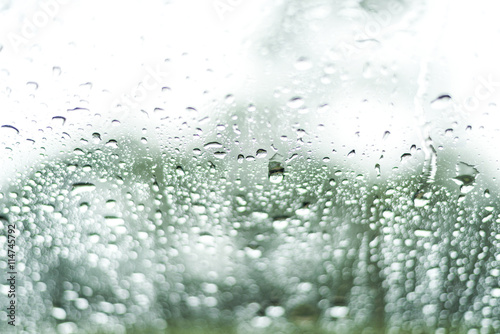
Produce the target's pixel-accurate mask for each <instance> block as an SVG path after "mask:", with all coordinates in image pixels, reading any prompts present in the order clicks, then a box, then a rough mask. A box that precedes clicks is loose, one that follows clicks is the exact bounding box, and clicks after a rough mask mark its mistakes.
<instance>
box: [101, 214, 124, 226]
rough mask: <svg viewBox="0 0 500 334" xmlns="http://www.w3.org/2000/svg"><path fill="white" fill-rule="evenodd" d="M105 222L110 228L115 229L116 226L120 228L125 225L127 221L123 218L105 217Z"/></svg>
mask: <svg viewBox="0 0 500 334" xmlns="http://www.w3.org/2000/svg"><path fill="white" fill-rule="evenodd" d="M104 222H105V223H106V224H107V225H108V226H109V227H115V226H120V225H124V224H125V220H123V219H122V218H118V217H115V216H106V217H104Z"/></svg>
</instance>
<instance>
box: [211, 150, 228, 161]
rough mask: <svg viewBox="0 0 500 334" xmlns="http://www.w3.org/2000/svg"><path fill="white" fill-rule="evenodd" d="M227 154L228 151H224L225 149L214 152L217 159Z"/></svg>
mask: <svg viewBox="0 0 500 334" xmlns="http://www.w3.org/2000/svg"><path fill="white" fill-rule="evenodd" d="M226 155H227V152H224V151H217V152H214V156H215V157H216V158H217V159H224V158H225V157H226Z"/></svg>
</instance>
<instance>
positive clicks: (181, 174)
mask: <svg viewBox="0 0 500 334" xmlns="http://www.w3.org/2000/svg"><path fill="white" fill-rule="evenodd" d="M175 174H177V175H178V176H184V175H185V173H184V169H182V167H181V166H177V168H176V169H175Z"/></svg>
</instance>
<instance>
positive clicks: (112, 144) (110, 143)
mask: <svg viewBox="0 0 500 334" xmlns="http://www.w3.org/2000/svg"><path fill="white" fill-rule="evenodd" d="M106 146H107V147H112V148H118V142H117V141H116V140H113V139H112V140H110V141H108V142H107V143H106Z"/></svg>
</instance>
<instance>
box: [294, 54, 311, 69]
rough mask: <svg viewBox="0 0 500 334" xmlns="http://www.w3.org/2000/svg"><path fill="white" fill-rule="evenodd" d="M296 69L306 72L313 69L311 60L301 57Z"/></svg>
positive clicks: (296, 63)
mask: <svg viewBox="0 0 500 334" xmlns="http://www.w3.org/2000/svg"><path fill="white" fill-rule="evenodd" d="M294 66H295V68H296V69H297V70H299V71H306V70H308V69H310V68H311V67H312V63H311V62H310V61H309V59H307V58H305V57H300V58H299V59H298V60H297V61H296V62H295V65H294Z"/></svg>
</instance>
